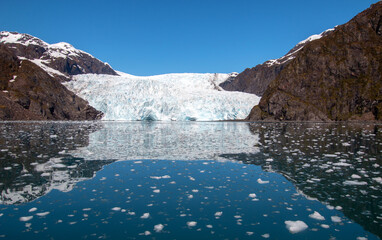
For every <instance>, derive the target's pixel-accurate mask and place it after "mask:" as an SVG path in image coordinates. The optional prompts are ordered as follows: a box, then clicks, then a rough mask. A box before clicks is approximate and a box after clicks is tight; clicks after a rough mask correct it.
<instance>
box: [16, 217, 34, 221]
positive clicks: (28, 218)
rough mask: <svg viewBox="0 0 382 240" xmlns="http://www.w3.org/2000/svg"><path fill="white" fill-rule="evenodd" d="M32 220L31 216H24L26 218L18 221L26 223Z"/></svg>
mask: <svg viewBox="0 0 382 240" xmlns="http://www.w3.org/2000/svg"><path fill="white" fill-rule="evenodd" d="M32 218H33V216H26V217H21V218H20V219H19V220H20V221H21V222H27V221H29V220H31V219H32Z"/></svg>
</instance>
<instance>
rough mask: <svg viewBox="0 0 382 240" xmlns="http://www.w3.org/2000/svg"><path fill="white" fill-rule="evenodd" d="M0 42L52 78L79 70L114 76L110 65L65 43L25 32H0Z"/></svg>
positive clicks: (66, 75) (72, 73)
mask: <svg viewBox="0 0 382 240" xmlns="http://www.w3.org/2000/svg"><path fill="white" fill-rule="evenodd" d="M0 44H4V45H8V46H9V48H8V49H9V50H11V51H13V52H15V54H16V55H17V56H18V57H19V59H20V60H30V61H32V62H33V63H35V64H36V65H38V66H39V67H40V68H42V69H43V70H44V71H46V72H47V73H48V74H50V75H51V76H53V77H63V76H64V77H66V78H69V76H70V75H75V74H83V73H99V74H112V75H116V73H115V71H114V70H113V69H112V68H111V67H110V65H108V64H106V63H103V62H101V61H100V60H98V59H96V58H95V57H93V56H92V55H90V54H89V53H87V52H84V51H82V50H78V49H76V48H74V47H73V46H72V45H71V44H69V43H65V42H60V43H55V44H49V43H46V42H44V41H42V40H41V39H39V38H36V37H34V36H31V35H29V34H25V33H16V32H7V31H2V32H0ZM57 71H58V72H59V73H58V72H57Z"/></svg>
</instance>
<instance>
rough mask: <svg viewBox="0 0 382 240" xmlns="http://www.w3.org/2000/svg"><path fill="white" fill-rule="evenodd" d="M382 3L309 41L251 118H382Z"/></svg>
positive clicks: (305, 119)
mask: <svg viewBox="0 0 382 240" xmlns="http://www.w3.org/2000/svg"><path fill="white" fill-rule="evenodd" d="M381 25H382V2H378V3H376V4H373V5H372V6H371V7H370V8H369V9H367V10H365V11H363V12H362V13H360V14H358V15H357V16H356V17H354V18H353V19H352V20H350V21H349V22H348V23H346V24H344V25H341V26H338V27H336V28H335V30H334V31H332V32H330V33H328V34H327V35H326V36H325V37H322V38H321V39H318V40H315V41H312V42H309V43H308V44H306V45H305V47H304V48H303V49H301V50H300V51H299V52H298V53H297V55H296V57H295V58H294V59H293V60H292V61H291V62H290V63H289V64H288V65H287V66H285V67H284V69H282V71H281V72H280V74H279V75H278V76H277V77H276V79H275V80H274V81H272V82H271V83H270V84H269V86H268V88H267V90H266V91H265V93H264V95H263V97H262V99H261V101H260V103H259V105H258V106H255V107H254V108H253V109H252V111H251V113H250V115H249V116H248V117H247V120H297V121H342V120H381V119H382V79H381V73H382V29H381Z"/></svg>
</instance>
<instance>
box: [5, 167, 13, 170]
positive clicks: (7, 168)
mask: <svg viewBox="0 0 382 240" xmlns="http://www.w3.org/2000/svg"><path fill="white" fill-rule="evenodd" d="M4 170H12V167H5V168H4Z"/></svg>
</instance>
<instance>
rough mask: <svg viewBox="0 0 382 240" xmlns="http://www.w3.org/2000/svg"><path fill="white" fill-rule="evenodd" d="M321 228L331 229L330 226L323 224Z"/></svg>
mask: <svg viewBox="0 0 382 240" xmlns="http://www.w3.org/2000/svg"><path fill="white" fill-rule="evenodd" d="M321 227H322V228H326V229H327V228H329V225H327V224H321Z"/></svg>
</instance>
